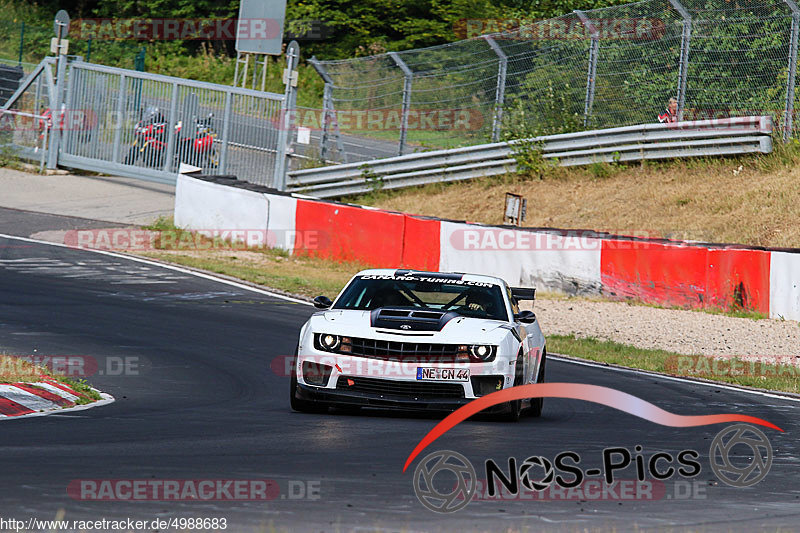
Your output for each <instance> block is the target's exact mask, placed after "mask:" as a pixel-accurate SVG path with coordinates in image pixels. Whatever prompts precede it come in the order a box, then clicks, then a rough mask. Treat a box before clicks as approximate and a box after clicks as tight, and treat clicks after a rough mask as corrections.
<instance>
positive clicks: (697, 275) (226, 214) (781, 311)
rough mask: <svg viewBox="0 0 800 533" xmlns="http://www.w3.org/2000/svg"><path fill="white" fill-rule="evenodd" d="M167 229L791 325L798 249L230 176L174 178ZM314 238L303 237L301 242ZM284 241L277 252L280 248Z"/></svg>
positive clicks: (799, 273) (799, 271) (798, 282)
mask: <svg viewBox="0 0 800 533" xmlns="http://www.w3.org/2000/svg"><path fill="white" fill-rule="evenodd" d="M175 223H176V224H177V225H178V226H181V227H184V228H187V229H214V228H219V229H231V228H242V229H267V230H268V231H270V232H273V233H275V234H281V233H286V234H291V235H295V236H296V239H294V240H286V241H280V240H279V241H278V245H279V246H282V247H284V248H285V249H288V250H289V251H291V252H293V253H297V254H305V255H310V256H316V257H323V258H329V259H334V260H337V261H354V262H358V263H362V264H364V265H369V266H376V267H389V268H391V267H407V268H415V269H425V270H443V271H456V272H474V273H480V274H491V275H497V276H500V277H502V278H504V279H505V280H506V281H508V282H509V283H511V284H522V285H532V286H536V287H537V288H540V289H548V290H556V291H562V292H566V293H568V294H604V295H606V296H609V297H612V298H618V299H637V300H641V301H644V302H647V303H654V304H663V305H676V306H682V307H692V308H726V309H729V308H732V307H743V308H745V309H749V310H755V311H759V312H763V313H769V316H771V317H773V318H785V319H791V320H800V249H798V250H770V249H764V248H755V247H745V246H734V245H724V244H706V243H689V242H680V241H668V240H658V239H640V238H633V237H624V236H619V235H609V234H602V233H596V232H591V231H566V230H554V229H548V228H541V229H522V228H512V227H498V226H484V225H481V224H468V223H465V222H453V221H448V220H440V219H435V218H426V217H416V216H413V215H408V214H404V213H396V212H391V211H383V210H379V209H373V208H366V207H362V206H355V205H348V204H342V203H334V202H326V201H322V200H316V199H311V198H308V197H303V196H298V195H292V194H286V193H280V192H278V191H275V190H273V189H267V188H266V187H262V186H258V185H253V184H250V183H246V182H241V181H238V180H236V179H232V178H225V177H207V176H195V177H189V176H180V178H179V179H178V188H177V191H176V198H175ZM308 234H314V235H316V237H315V238H314V239H311V240H309V239H308V238H306V235H308ZM282 242H283V244H281V243H282Z"/></svg>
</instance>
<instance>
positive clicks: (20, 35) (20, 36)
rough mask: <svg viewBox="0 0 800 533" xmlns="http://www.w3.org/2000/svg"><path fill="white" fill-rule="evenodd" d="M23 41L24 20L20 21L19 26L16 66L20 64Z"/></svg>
mask: <svg viewBox="0 0 800 533" xmlns="http://www.w3.org/2000/svg"><path fill="white" fill-rule="evenodd" d="M24 42H25V21H24V20H23V21H22V25H21V26H20V28H19V59H18V60H17V64H18V66H20V67H21V66H22V45H23V44H24Z"/></svg>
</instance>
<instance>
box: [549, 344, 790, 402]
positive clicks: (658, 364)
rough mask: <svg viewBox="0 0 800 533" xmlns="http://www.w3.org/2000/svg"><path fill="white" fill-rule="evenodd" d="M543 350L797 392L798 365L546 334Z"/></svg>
mask: <svg viewBox="0 0 800 533" xmlns="http://www.w3.org/2000/svg"><path fill="white" fill-rule="evenodd" d="M547 350H548V352H550V353H559V354H564V355H571V356H573V357H580V358H582V359H588V360H590V361H597V362H599V363H609V364H613V365H620V366H625V367H629V368H638V369H641V370H650V371H652V372H660V373H666V374H671V375H675V376H683V377H689V378H702V379H709V380H712V381H719V382H721V383H730V384H733V385H740V386H744V387H756V388H759V389H769V390H775V391H784V392H792V393H800V367H798V366H793V365H780V364H761V363H752V362H749V361H744V360H742V359H739V358H731V359H714V358H711V357H705V356H696V355H683V354H678V353H675V352H670V351H667V350H652V349H645V348H637V347H635V346H629V345H627V344H620V343H617V342H613V341H606V340H598V339H594V338H577V337H575V336H574V335H548V336H547Z"/></svg>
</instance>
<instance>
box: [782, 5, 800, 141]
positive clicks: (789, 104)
mask: <svg viewBox="0 0 800 533" xmlns="http://www.w3.org/2000/svg"><path fill="white" fill-rule="evenodd" d="M784 1H785V2H786V5H788V6H789V9H791V10H792V37H791V38H792V42H791V43H790V46H789V79H787V80H786V109H785V110H784V113H783V140H784V142H786V141H788V140H789V137H791V135H792V119H793V117H792V115H793V114H794V83H795V80H794V78H795V74H796V73H797V36H798V30H800V8H798V7H797V4H796V3H795V2H794V0H784Z"/></svg>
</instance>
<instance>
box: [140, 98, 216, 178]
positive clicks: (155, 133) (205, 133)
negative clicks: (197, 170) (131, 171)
mask: <svg viewBox="0 0 800 533" xmlns="http://www.w3.org/2000/svg"><path fill="white" fill-rule="evenodd" d="M213 117H214V114H213V113H209V115H208V116H207V117H206V118H203V119H197V120H195V121H194V125H193V127H192V128H184V125H183V121H178V123H177V124H175V128H174V131H175V150H174V156H173V163H174V165H175V168H176V169H177V167H178V166H179V165H180V163H187V164H190V165H195V166H198V167H203V168H211V169H214V168H217V166H218V165H219V156H218V155H217V148H216V146H214V138H215V137H216V133H215V132H214V130H213V129H212V127H211V123H212V119H213ZM133 131H134V135H135V137H136V138H135V140H134V142H133V145H132V146H131V148H130V150H128V155H127V157H126V158H125V164H126V165H133V164H136V162H137V161H139V160H140V159H141V160H142V161H143V162H144V165H145V166H147V167H152V168H163V166H164V163H165V158H166V153H167V145H168V142H169V139H168V135H167V120H166V118H165V117H164V114H163V113H161V111H160V110H159V109H158V108H150V109H149V110H148V111H147V112H146V113H145V115H144V118H143V119H142V120H140V121H139V122H138V123H136V126H135V127H134V130H133Z"/></svg>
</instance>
